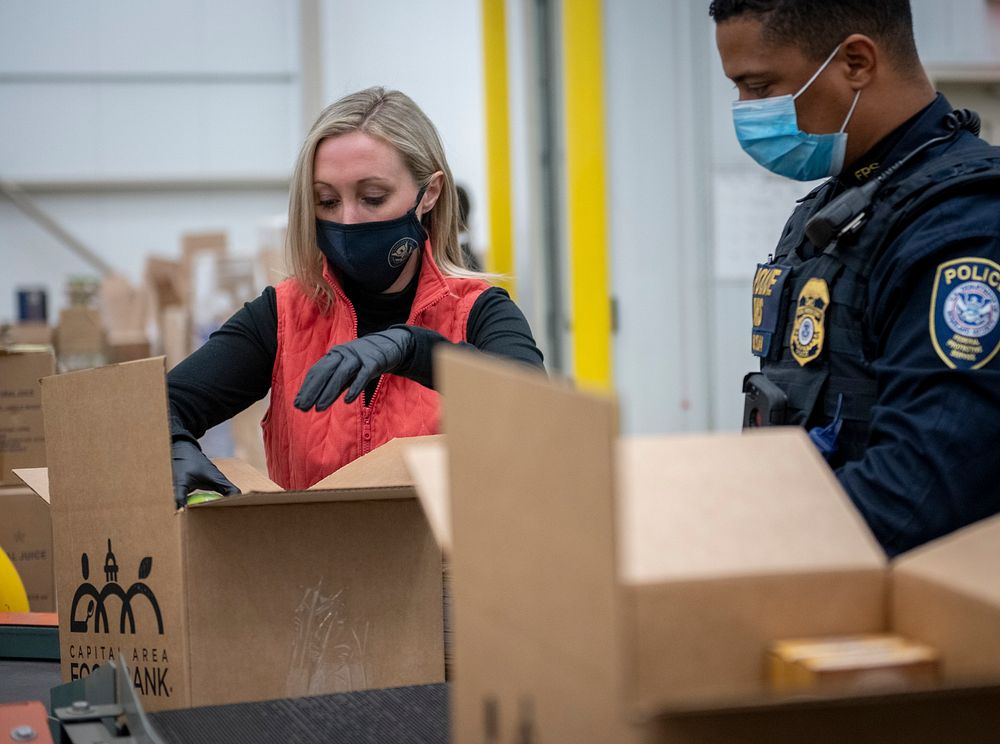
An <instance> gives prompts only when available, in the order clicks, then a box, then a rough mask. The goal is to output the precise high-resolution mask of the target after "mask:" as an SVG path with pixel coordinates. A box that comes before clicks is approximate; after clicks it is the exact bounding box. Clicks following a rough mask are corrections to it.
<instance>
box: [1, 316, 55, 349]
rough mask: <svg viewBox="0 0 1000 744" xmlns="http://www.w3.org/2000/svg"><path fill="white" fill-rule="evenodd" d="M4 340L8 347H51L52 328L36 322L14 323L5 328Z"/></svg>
mask: <svg viewBox="0 0 1000 744" xmlns="http://www.w3.org/2000/svg"><path fill="white" fill-rule="evenodd" d="M4 338H5V340H6V342H7V343H8V344H10V345H32V346H35V345H37V346H51V345H52V327H51V326H49V325H48V324H47V323H41V322H36V321H28V322H24V323H14V324H13V325H11V326H8V327H7V328H6V333H5V335H4Z"/></svg>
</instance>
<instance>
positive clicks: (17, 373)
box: [0, 346, 56, 485]
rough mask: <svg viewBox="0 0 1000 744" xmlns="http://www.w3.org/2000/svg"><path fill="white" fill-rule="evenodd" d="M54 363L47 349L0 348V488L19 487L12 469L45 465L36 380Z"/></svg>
mask: <svg viewBox="0 0 1000 744" xmlns="http://www.w3.org/2000/svg"><path fill="white" fill-rule="evenodd" d="M55 364H56V363H55V357H54V356H53V354H52V350H51V349H50V348H48V347H44V346H43V347H39V348H33V347H30V346H29V347H23V346H14V347H8V348H6V349H4V348H3V347H0V485H19V484H20V481H19V480H18V479H17V478H16V477H15V476H14V474H13V473H12V472H11V471H12V470H14V468H37V467H42V466H44V465H46V464H48V463H46V461H45V427H44V421H43V417H42V393H41V385H40V384H39V380H40V379H41V378H43V377H47V376H48V375H51V374H53V373H54V372H55V371H56V366H55Z"/></svg>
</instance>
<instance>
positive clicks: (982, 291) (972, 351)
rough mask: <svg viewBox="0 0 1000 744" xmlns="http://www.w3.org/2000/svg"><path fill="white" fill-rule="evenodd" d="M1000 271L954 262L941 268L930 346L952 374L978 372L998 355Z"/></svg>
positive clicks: (982, 262) (972, 261)
mask: <svg viewBox="0 0 1000 744" xmlns="http://www.w3.org/2000/svg"><path fill="white" fill-rule="evenodd" d="M998 291H1000V265H998V264H996V263H994V262H993V261H990V260H989V259H986V258H975V257H969V258H956V259H955V260H953V261H946V262H944V263H943V264H941V265H940V266H938V267H937V273H936V274H935V275H934V290H933V291H932V292H931V311H930V335H931V343H932V344H933V345H934V350H935V351H936V352H937V354H938V356H939V357H941V360H942V361H943V362H944V363H945V364H947V365H948V366H949V367H951V368H952V369H979V368H980V367H982V366H983V365H985V364H986V363H987V362H989V361H990V360H991V359H992V358H993V357H994V356H996V353H997V350H998V349H1000V297H998V294H997V293H998Z"/></svg>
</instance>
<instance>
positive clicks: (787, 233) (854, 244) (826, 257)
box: [753, 136, 1000, 467]
mask: <svg viewBox="0 0 1000 744" xmlns="http://www.w3.org/2000/svg"><path fill="white" fill-rule="evenodd" d="M916 160H917V162H915V163H914V164H908V165H907V166H905V167H904V168H903V170H901V172H899V173H897V174H895V175H894V176H893V177H892V178H890V179H888V180H887V181H886V183H885V184H884V185H883V186H882V187H881V189H880V190H879V191H878V192H877V194H876V196H875V200H874V202H873V204H872V206H871V209H870V210H869V215H870V217H869V219H868V221H867V223H866V224H864V225H863V226H862V228H861V229H860V230H859V231H858V232H856V233H853V234H850V235H847V236H845V237H842V238H841V239H839V240H837V241H834V242H833V243H831V244H830V246H828V247H827V248H826V249H825V250H823V251H817V250H816V248H815V247H814V246H813V245H812V244H811V243H810V242H809V240H808V238H807V237H806V235H805V226H806V223H807V222H808V220H809V218H810V217H811V216H812V215H814V214H815V213H816V212H817V211H818V210H819V209H821V208H822V207H823V206H825V205H826V204H827V203H829V202H830V200H831V199H832V198H833V197H834V195H835V192H836V188H835V187H836V185H837V181H836V179H831V180H830V181H827V182H826V183H824V184H822V185H821V186H819V187H817V188H816V189H814V190H813V191H812V192H811V193H809V194H808V195H806V196H805V197H803V198H802V199H801V200H800V201H799V206H798V207H797V208H796V209H795V211H794V212H793V213H792V216H791V217H790V218H789V220H788V222H787V224H786V225H785V229H784V232H783V233H782V237H781V240H780V241H779V243H778V246H777V248H776V250H775V253H774V257H773V260H772V262H771V263H769V264H766V265H762V266H761V267H759V268H758V272H757V277H756V278H755V282H754V319H753V323H754V331H753V352H754V354H755V355H757V356H758V357H760V360H761V371H762V372H763V373H764V375H765V376H766V377H767V378H768V379H769V380H770V381H772V382H774V383H775V384H777V386H778V387H780V388H781V389H782V390H783V391H784V393H785V394H786V395H787V397H788V402H787V407H786V415H785V423H787V424H795V425H800V426H805V427H807V428H812V427H815V426H824V425H826V424H828V423H829V422H830V421H831V420H833V418H834V416H835V415H836V413H837V410H838V406H839V408H840V416H841V417H842V419H843V428H842V429H841V431H840V435H839V437H838V439H837V451H836V453H835V454H834V455H833V456H831V457H830V464H831V466H833V467H839V466H840V465H841V464H843V463H844V462H847V461H850V460H856V459H859V458H860V457H861V454H862V453H863V452H864V449H865V447H866V446H867V442H868V434H869V430H870V424H871V418H872V406H873V405H874V403H875V400H876V386H875V377H874V373H873V370H872V364H871V360H872V359H873V358H874V355H875V351H876V350H875V349H874V348H873V346H874V343H875V339H874V338H873V337H872V335H871V334H870V333H869V332H868V329H867V328H866V325H865V313H866V310H867V296H868V281H869V277H870V276H871V274H872V270H873V268H874V267H875V265H876V263H877V262H878V261H879V260H880V259H881V258H882V257H883V255H884V252H885V250H886V248H887V247H888V246H889V245H891V244H892V242H893V241H894V240H895V239H896V238H898V237H899V235H900V234H901V233H902V231H903V230H904V229H905V228H906V227H907V226H908V225H909V224H910V223H911V222H912V221H913V220H914V219H915V218H916V217H917V216H919V215H920V214H922V213H924V212H926V211H927V210H928V209H932V208H933V207H934V206H935V204H937V203H939V202H940V201H942V200H946V199H949V198H953V197H955V196H958V195H961V194H962V193H963V192H966V191H968V192H969V193H982V192H983V191H984V190H996V191H998V192H1000V148H997V147H990V146H989V145H988V144H986V143H985V142H984V141H983V140H981V139H979V138H973V137H972V136H964V137H960V138H958V139H957V140H954V141H952V142H951V143H949V144H948V145H946V146H944V147H942V148H941V149H938V150H937V152H935V151H934V150H931V151H930V154H929V155H928V156H927V157H926V158H920V156H918V159H916Z"/></svg>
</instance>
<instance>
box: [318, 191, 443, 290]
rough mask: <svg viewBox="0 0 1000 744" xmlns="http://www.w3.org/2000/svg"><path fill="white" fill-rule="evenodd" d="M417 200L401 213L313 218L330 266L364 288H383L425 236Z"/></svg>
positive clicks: (394, 279) (385, 287) (321, 248)
mask: <svg viewBox="0 0 1000 744" xmlns="http://www.w3.org/2000/svg"><path fill="white" fill-rule="evenodd" d="M425 189H426V187H424V188H422V189H420V192H419V193H418V194H417V202H416V204H414V205H413V208H412V209H410V211H408V212H407V213H406V214H404V215H403V216H402V217H398V218H396V219H394V220H383V221H380V222H358V223H355V224H353V225H344V224H341V223H340V222H330V221H329V220H321V219H318V218H317V220H316V242H317V243H318V244H319V249H320V251H322V252H323V255H324V256H326V260H327V261H329V262H330V266H332V267H333V268H334V269H336V270H337V271H339V272H340V273H341V274H343V275H344V276H346V277H347V278H348V279H350V280H351V281H352V282H354V283H355V284H357V285H358V286H359V287H361V288H362V289H364V290H366V291H368V292H384V291H385V290H387V289H388V288H389V287H391V286H392V284H393V282H395V281H396V280H397V279H399V276H400V274H402V273H403V269H404V268H405V267H406V261H407V259H409V257H410V254H412V253H413V252H414V251H416V250H419V249H420V246H422V245H423V244H424V241H425V240H427V231H426V230H424V227H423V225H421V224H420V220H418V219H417V205H418V204H420V200H421V199H422V198H423V196H424V190H425Z"/></svg>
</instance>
